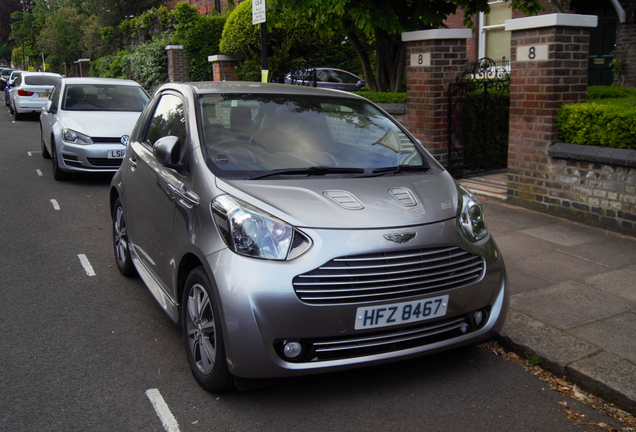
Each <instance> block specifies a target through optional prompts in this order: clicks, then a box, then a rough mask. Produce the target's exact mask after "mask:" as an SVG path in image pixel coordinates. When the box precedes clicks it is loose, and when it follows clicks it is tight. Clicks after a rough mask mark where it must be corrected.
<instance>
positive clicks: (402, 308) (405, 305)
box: [354, 295, 448, 330]
mask: <svg viewBox="0 0 636 432" xmlns="http://www.w3.org/2000/svg"><path fill="white" fill-rule="evenodd" d="M447 308H448V296H447V295H444V296H439V297H433V298H429V299H424V300H416V301H409V302H402V303H392V304H386V305H379V306H367V307H360V308H358V311H357V313H356V325H355V326H354V328H355V329H356V330H362V329H369V328H377V327H387V326H392V325H396V324H405V323H413V322H418V321H424V320H427V319H431V318H437V317H441V316H444V315H446V309H447Z"/></svg>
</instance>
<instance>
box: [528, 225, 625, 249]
mask: <svg viewBox="0 0 636 432" xmlns="http://www.w3.org/2000/svg"><path fill="white" fill-rule="evenodd" d="M520 232H522V233H523V234H527V235H531V236H533V237H538V238H540V239H544V240H547V241H549V242H552V243H556V244H558V245H561V246H576V245H582V244H585V243H591V242H597V241H603V240H606V239H608V238H616V237H618V236H619V235H620V234H617V233H614V232H611V231H606V230H603V229H600V228H592V227H588V226H584V225H580V224H577V223H574V222H562V223H558V224H551V225H545V226H541V227H536V228H528V229H524V230H520Z"/></svg>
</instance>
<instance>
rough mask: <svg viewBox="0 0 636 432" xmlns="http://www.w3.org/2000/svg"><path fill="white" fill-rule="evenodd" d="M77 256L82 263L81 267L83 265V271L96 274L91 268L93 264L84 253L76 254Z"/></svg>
mask: <svg viewBox="0 0 636 432" xmlns="http://www.w3.org/2000/svg"><path fill="white" fill-rule="evenodd" d="M77 257H78V258H79V260H80V262H81V263H82V267H84V271H85V272H86V274H87V275H89V276H95V275H96V273H95V270H93V266H92V265H91V263H90V261H89V260H88V258H86V255H84V254H78V255H77Z"/></svg>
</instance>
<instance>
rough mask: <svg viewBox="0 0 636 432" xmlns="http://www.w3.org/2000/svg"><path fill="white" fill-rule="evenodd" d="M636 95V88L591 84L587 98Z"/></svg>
mask: <svg viewBox="0 0 636 432" xmlns="http://www.w3.org/2000/svg"><path fill="white" fill-rule="evenodd" d="M631 96H636V89H635V88H632V87H620V86H589V87H588V88H587V100H596V99H613V98H624V97H631Z"/></svg>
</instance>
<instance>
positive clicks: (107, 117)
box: [40, 78, 149, 180]
mask: <svg viewBox="0 0 636 432" xmlns="http://www.w3.org/2000/svg"><path fill="white" fill-rule="evenodd" d="M148 99H149V96H148V93H146V91H145V90H144V89H143V88H142V87H141V86H140V85H139V84H137V83H136V82H135V81H132V80H121V79H113V78H64V79H62V80H61V81H60V82H59V83H58V84H57V85H56V86H55V88H54V89H53V92H52V93H51V96H50V98H49V100H48V101H47V102H46V104H45V106H44V108H43V109H42V113H41V114H40V132H41V145H42V156H43V157H44V158H46V159H48V158H52V159H53V177H54V178H55V180H64V179H66V178H67V177H68V176H69V173H70V172H73V171H75V172H115V171H117V169H118V168H119V166H120V165H121V161H122V159H123V157H124V154H125V150H126V144H127V143H128V136H129V135H130V132H131V131H132V128H133V126H134V125H135V123H136V122H137V118H138V117H139V114H141V112H142V111H143V109H144V107H145V106H146V103H147V102H148Z"/></svg>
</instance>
